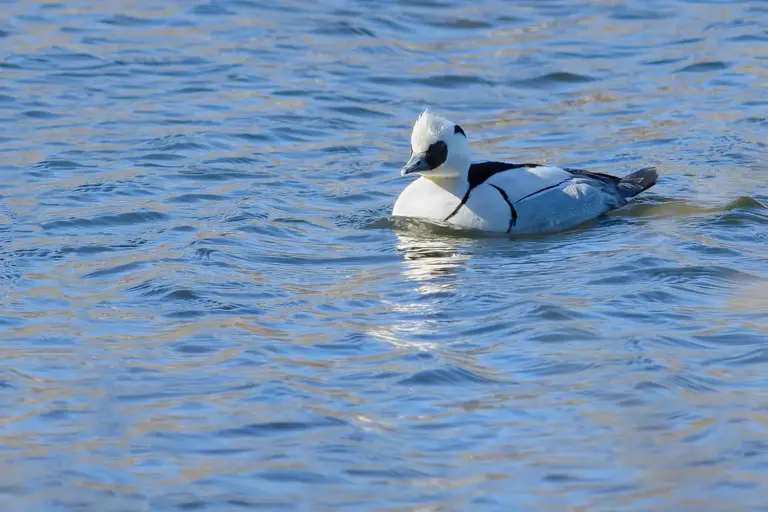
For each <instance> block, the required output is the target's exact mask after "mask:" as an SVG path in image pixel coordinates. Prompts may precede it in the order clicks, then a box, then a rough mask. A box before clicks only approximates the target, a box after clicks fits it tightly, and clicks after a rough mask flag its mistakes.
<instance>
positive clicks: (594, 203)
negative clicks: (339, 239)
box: [392, 109, 659, 234]
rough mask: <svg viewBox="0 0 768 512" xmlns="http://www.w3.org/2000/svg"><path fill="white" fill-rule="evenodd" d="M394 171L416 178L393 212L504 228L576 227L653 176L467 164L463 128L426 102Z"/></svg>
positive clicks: (648, 170)
mask: <svg viewBox="0 0 768 512" xmlns="http://www.w3.org/2000/svg"><path fill="white" fill-rule="evenodd" d="M400 174H401V175H402V176H411V175H418V176H419V177H418V179H416V180H415V181H413V182H412V183H410V184H409V185H408V186H407V187H406V188H405V189H404V190H403V191H402V193H401V194H400V195H399V196H398V198H397V200H396V201H395V204H394V207H393V209H392V216H393V217H408V218H415V219H422V220H426V221H428V222H433V223H438V224H443V225H445V224H448V225H451V226H453V227H456V228H464V229H471V230H480V231H489V232H500V233H508V234H543V233H553V232H557V231H563V230H567V229H570V228H573V227H576V226H578V225H580V224H583V223H585V222H587V221H590V220H593V219H596V218H598V217H600V216H602V215H604V214H606V213H608V212H609V211H611V210H615V209H618V208H622V207H624V206H626V205H627V204H628V202H629V201H630V200H631V199H632V198H634V197H635V196H637V195H638V194H640V193H641V192H644V191H645V190H648V189H649V188H651V187H652V186H653V185H655V184H656V181H657V180H658V177H659V175H658V173H657V171H656V168H655V167H645V168H642V169H640V170H638V171H635V172H632V173H630V174H628V175H626V176H624V177H622V178H620V177H616V176H612V175H609V174H603V173H599V172H590V171H586V170H583V169H572V168H567V167H556V166H553V165H544V164H538V163H509V162H500V161H485V162H479V163H472V153H471V150H470V145H469V140H468V139H467V134H466V132H465V131H464V130H463V129H462V128H461V126H459V125H458V124H456V123H453V122H451V121H449V120H447V119H445V118H444V117H442V116H440V115H439V114H437V113H435V112H432V111H430V110H429V109H427V110H425V111H424V112H423V113H421V114H420V115H419V116H418V118H417V120H416V122H415V123H414V125H413V131H412V132H411V154H410V158H409V159H408V162H407V163H406V164H405V165H404V166H403V168H402V169H401V170H400Z"/></svg>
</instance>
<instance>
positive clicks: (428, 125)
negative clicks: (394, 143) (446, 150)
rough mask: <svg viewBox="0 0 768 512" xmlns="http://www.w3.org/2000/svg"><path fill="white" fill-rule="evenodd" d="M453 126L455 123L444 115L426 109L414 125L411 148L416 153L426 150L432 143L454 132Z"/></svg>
mask: <svg viewBox="0 0 768 512" xmlns="http://www.w3.org/2000/svg"><path fill="white" fill-rule="evenodd" d="M453 127H454V124H453V123H452V122H450V121H448V120H447V119H445V118H444V117H442V116H440V115H438V114H435V113H434V112H430V111H429V109H427V110H425V111H424V112H422V113H421V115H420V116H419V118H418V119H417V120H416V123H415V124H414V125H413V132H412V133H411V149H413V151H414V152H415V153H420V152H423V151H426V150H427V148H428V147H429V145H430V144H433V143H435V142H437V141H438V140H445V139H446V137H447V135H449V134H453Z"/></svg>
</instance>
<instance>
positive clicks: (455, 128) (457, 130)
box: [453, 125, 467, 137]
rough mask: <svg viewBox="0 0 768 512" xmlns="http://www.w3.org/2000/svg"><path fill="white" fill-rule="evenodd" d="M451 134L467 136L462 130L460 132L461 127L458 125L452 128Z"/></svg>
mask: <svg viewBox="0 0 768 512" xmlns="http://www.w3.org/2000/svg"><path fill="white" fill-rule="evenodd" d="M453 133H460V134H462V135H463V136H465V137H466V136H467V134H466V133H464V130H462V128H461V126H459V125H455V126H454V127H453Z"/></svg>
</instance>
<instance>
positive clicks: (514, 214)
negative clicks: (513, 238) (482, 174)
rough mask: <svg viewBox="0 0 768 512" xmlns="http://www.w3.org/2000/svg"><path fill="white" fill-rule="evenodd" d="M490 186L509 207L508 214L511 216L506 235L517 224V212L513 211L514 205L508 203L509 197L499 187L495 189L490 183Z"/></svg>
mask: <svg viewBox="0 0 768 512" xmlns="http://www.w3.org/2000/svg"><path fill="white" fill-rule="evenodd" d="M491 186H492V187H493V188H495V189H496V190H498V191H499V194H501V197H503V198H504V201H506V203H507V205H508V206H509V214H510V215H511V218H510V219H509V227H508V228H507V233H509V232H510V231H512V228H513V227H514V225H515V224H517V210H515V207H514V205H513V204H512V203H511V202H510V200H509V196H508V195H507V193H506V192H504V190H503V189H502V188H500V187H497V186H496V185H494V184H493V183H491Z"/></svg>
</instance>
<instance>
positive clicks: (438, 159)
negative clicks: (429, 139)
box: [424, 140, 448, 170]
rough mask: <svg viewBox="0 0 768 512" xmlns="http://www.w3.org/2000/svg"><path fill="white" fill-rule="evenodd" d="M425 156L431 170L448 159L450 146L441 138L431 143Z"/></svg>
mask: <svg viewBox="0 0 768 512" xmlns="http://www.w3.org/2000/svg"><path fill="white" fill-rule="evenodd" d="M424 156H425V160H426V161H427V165H429V170H432V169H437V168H438V167H440V166H441V165H443V164H444V163H445V161H446V160H447V159H448V146H447V145H446V144H445V142H443V141H441V140H439V141H437V142H435V143H434V144H430V145H429V147H428V148H427V151H426V152H425V153H424Z"/></svg>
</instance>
